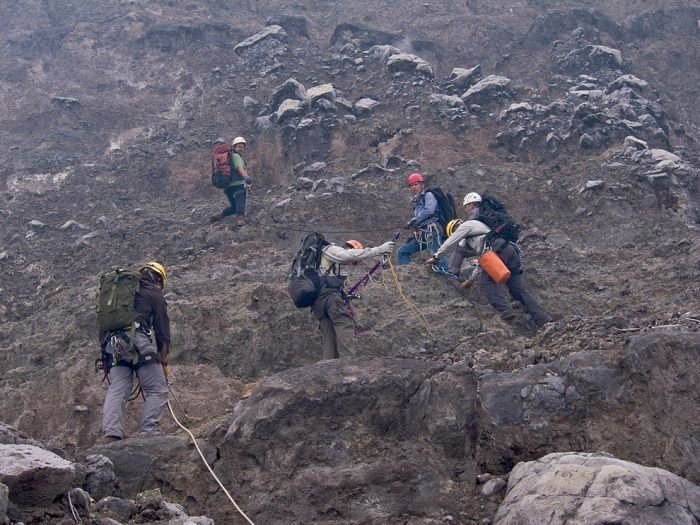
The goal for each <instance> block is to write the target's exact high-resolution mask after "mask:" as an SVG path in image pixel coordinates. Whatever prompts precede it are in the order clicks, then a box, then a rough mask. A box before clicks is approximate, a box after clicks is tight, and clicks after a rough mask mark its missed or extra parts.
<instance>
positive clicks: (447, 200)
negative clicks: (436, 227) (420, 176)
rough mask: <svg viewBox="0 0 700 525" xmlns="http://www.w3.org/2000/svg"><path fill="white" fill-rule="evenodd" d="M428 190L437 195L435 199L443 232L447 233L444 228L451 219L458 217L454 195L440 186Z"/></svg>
mask: <svg viewBox="0 0 700 525" xmlns="http://www.w3.org/2000/svg"><path fill="white" fill-rule="evenodd" d="M426 192H430V193H432V194H433V196H434V197H435V200H437V210H436V211H437V214H438V217H439V218H440V224H441V225H442V227H443V233H447V232H446V231H444V229H445V228H447V224H448V223H449V222H450V221H451V220H453V219H456V218H457V209H456V208H455V200H454V197H452V194H451V193H446V192H444V191H442V189H441V188H438V187H435V188H430V189H428V190H426Z"/></svg>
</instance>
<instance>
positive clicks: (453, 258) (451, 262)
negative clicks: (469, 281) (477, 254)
mask: <svg viewBox="0 0 700 525" xmlns="http://www.w3.org/2000/svg"><path fill="white" fill-rule="evenodd" d="M470 255H472V256H473V255H474V254H473V253H472V252H470V251H469V250H468V249H467V248H462V247H461V246H457V249H456V250H455V251H453V252H452V253H451V254H450V255H449V256H448V257H447V262H448V264H447V271H448V272H450V273H452V274H454V275H456V276H457V277H459V272H461V271H462V263H463V262H464V259H465V258H466V257H469V256H470Z"/></svg>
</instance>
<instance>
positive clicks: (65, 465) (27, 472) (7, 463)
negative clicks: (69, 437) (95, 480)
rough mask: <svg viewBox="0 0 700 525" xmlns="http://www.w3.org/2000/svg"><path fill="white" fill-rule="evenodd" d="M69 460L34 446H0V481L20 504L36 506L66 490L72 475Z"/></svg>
mask: <svg viewBox="0 0 700 525" xmlns="http://www.w3.org/2000/svg"><path fill="white" fill-rule="evenodd" d="M75 473H76V470H75V467H74V466H73V464H72V463H71V462H70V461H66V460H65V459H63V458H61V457H59V456H57V455H56V454H54V453H53V452H49V451H48V450H43V449H41V448H39V447H35V446H33V445H0V482H2V483H4V484H5V485H6V486H7V488H8V489H9V498H10V500H12V502H13V503H16V504H17V505H20V506H39V505H45V504H48V503H51V502H52V501H53V499H54V498H55V497H56V496H58V495H59V494H62V493H64V492H66V491H68V490H69V489H70V488H71V483H72V482H73V480H74V478H75Z"/></svg>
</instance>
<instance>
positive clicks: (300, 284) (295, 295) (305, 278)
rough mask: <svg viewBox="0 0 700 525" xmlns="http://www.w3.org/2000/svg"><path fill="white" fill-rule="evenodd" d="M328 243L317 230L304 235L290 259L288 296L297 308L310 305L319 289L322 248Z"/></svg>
mask: <svg viewBox="0 0 700 525" xmlns="http://www.w3.org/2000/svg"><path fill="white" fill-rule="evenodd" d="M329 244H330V243H329V242H328V241H327V240H326V239H325V238H324V237H323V235H321V234H320V233H317V232H311V233H308V234H306V235H305V236H304V238H303V239H302V241H301V248H299V251H298V252H297V254H296V255H295V256H294V260H293V261H292V271H291V272H290V274H289V278H288V280H287V291H288V292H289V297H291V298H292V301H294V306H296V307H297V308H306V307H307V306H311V305H312V304H313V303H314V301H315V300H316V299H317V298H318V294H319V292H320V291H321V284H322V279H321V276H320V275H319V273H318V268H319V266H320V265H321V256H322V255H323V248H324V247H326V246H328V245H329Z"/></svg>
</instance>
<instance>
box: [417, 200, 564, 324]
mask: <svg viewBox="0 0 700 525" xmlns="http://www.w3.org/2000/svg"><path fill="white" fill-rule="evenodd" d="M481 203H482V198H481V195H479V194H478V193H475V192H471V193H468V194H467V195H466V196H465V197H464V211H465V212H466V213H467V220H465V221H464V222H462V223H461V224H460V225H459V226H458V227H457V229H456V230H455V231H454V233H453V234H452V235H451V236H450V237H449V238H448V239H447V240H446V241H445V242H444V244H443V245H442V246H440V248H439V249H438V250H437V251H436V252H435V254H434V255H433V256H432V258H430V259H428V261H427V262H426V264H435V263H436V262H437V261H438V258H439V257H442V256H445V255H448V254H451V256H450V270H451V271H453V270H456V272H457V273H458V272H459V269H460V266H461V264H462V261H463V260H464V257H468V256H471V257H478V256H480V255H482V254H483V253H484V252H485V247H486V249H489V248H490V249H491V250H493V252H494V253H495V254H496V255H498V257H499V259H500V260H501V261H502V262H503V264H504V265H505V266H506V268H507V269H508V270H509V271H510V277H509V278H508V279H507V280H506V281H505V284H506V286H507V287H508V292H509V293H510V295H511V296H512V297H513V299H515V300H516V301H518V302H519V303H521V304H522V305H523V306H524V307H525V309H526V310H527V312H528V313H529V314H530V317H531V318H532V321H533V322H534V323H535V324H536V325H537V327H542V326H543V325H544V324H546V323H548V322H550V321H551V320H552V318H551V316H550V315H549V314H548V313H547V312H546V311H545V310H544V308H542V306H541V305H540V303H539V302H538V301H537V299H535V297H534V296H533V295H532V294H531V293H530V292H529V291H528V290H527V289H526V288H525V277H524V276H523V267H522V262H521V259H520V248H519V247H518V246H517V244H515V242H511V241H509V240H506V239H505V238H503V237H500V236H498V234H495V231H493V232H492V229H491V228H490V227H489V226H487V225H486V224H484V222H482V220H479V219H480V218H482V219H484V217H482V213H481V209H480V206H481ZM489 237H491V238H489ZM477 281H478V284H479V290H480V291H482V292H483V293H484V295H485V296H486V299H487V300H488V302H489V304H491V306H493V308H494V309H495V310H496V311H497V312H498V314H499V315H500V316H501V319H503V320H504V321H506V322H512V321H514V320H515V319H516V315H515V312H514V311H513V307H512V306H511V304H510V301H508V300H507V299H506V298H505V296H504V295H503V292H502V290H501V287H500V286H499V285H498V284H497V283H496V282H495V281H494V280H493V279H492V278H491V276H489V274H488V273H487V272H486V271H483V270H482V268H481V267H480V266H477V267H476V268H475V269H474V271H473V272H472V274H471V275H470V276H469V278H468V279H467V280H466V281H465V282H464V283H463V286H464V287H465V288H467V287H469V286H471V285H472V284H474V283H475V282H477Z"/></svg>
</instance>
